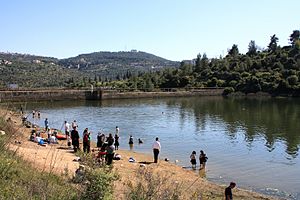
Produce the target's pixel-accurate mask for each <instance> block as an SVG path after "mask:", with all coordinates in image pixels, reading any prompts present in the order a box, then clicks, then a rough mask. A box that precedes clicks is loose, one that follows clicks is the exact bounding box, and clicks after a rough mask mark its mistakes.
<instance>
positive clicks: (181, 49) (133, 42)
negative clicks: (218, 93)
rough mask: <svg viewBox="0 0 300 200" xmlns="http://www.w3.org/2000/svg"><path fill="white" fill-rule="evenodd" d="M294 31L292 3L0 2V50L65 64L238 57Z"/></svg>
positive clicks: (297, 14) (298, 25) (297, 22)
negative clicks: (101, 57)
mask: <svg viewBox="0 0 300 200" xmlns="http://www.w3.org/2000/svg"><path fill="white" fill-rule="evenodd" d="M296 29H298V30H299V29H300V0H210V1H208V0H207V1H204V0H147V1H146V0H44V1H43V0H0V51H2V52H7V51H8V52H18V53H29V54H35V55H43V56H53V57H58V58H65V57H71V56H76V55H78V54H81V53H90V52H96V51H129V50H131V49H136V50H139V51H146V52H149V53H153V54H155V55H158V56H161V57H164V58H167V59H170V60H177V61H181V60H184V59H192V58H195V57H196V55H197V54H198V53H201V54H203V53H204V52H206V53H207V55H208V57H218V56H219V55H226V53H227V49H228V48H230V47H231V46H232V44H237V45H238V47H239V49H240V51H241V52H243V53H245V52H246V51H247V48H248V44H249V42H250V40H255V42H256V44H257V45H259V46H261V47H266V46H267V45H268V43H269V40H270V36H271V35H273V34H276V35H277V37H278V38H279V43H280V45H287V44H288V38H289V35H290V34H291V33H292V31H293V30H296Z"/></svg>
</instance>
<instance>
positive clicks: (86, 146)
mask: <svg viewBox="0 0 300 200" xmlns="http://www.w3.org/2000/svg"><path fill="white" fill-rule="evenodd" d="M71 128H72V130H71ZM64 129H65V134H66V136H67V140H68V145H69V146H71V145H73V149H74V152H75V153H76V152H77V151H78V150H80V145H79V144H80V142H79V140H80V135H79V132H78V125H77V122H76V120H74V121H73V122H72V124H71V125H70V124H69V123H68V122H67V121H65V122H64ZM70 130H71V131H70ZM119 131H120V129H119V127H118V126H117V127H116V133H115V136H114V137H113V135H112V133H109V135H108V136H107V137H106V136H105V134H104V133H101V132H99V133H98V135H97V148H98V150H99V153H98V158H99V159H102V158H103V157H104V158H105V161H106V163H107V164H108V165H110V164H112V160H113V158H114V155H115V150H118V149H119ZM82 144H83V152H85V153H90V151H91V132H90V131H89V129H88V128H85V129H84V131H83V133H82Z"/></svg>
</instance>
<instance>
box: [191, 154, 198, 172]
mask: <svg viewBox="0 0 300 200" xmlns="http://www.w3.org/2000/svg"><path fill="white" fill-rule="evenodd" d="M190 159H191V163H192V168H193V169H196V164H197V161H196V151H193V152H192V154H191V155H190Z"/></svg>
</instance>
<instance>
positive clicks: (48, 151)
mask: <svg viewBox="0 0 300 200" xmlns="http://www.w3.org/2000/svg"><path fill="white" fill-rule="evenodd" d="M0 113H1V116H4V115H5V118H9V117H10V118H11V119H12V121H11V123H13V124H14V127H15V129H16V130H17V132H16V134H15V136H14V138H13V140H12V143H11V144H10V146H9V148H10V149H11V150H14V151H16V152H17V154H18V155H20V156H22V157H23V158H24V159H25V160H27V161H29V162H31V163H32V166H33V167H35V168H37V169H39V170H44V171H52V172H54V173H56V174H58V175H61V174H65V173H68V174H69V175H73V174H74V172H75V170H76V169H77V168H78V166H79V163H78V162H74V161H73V160H74V159H75V158H76V156H75V155H74V154H73V151H72V149H69V148H68V147H67V145H66V142H65V141H60V143H59V144H57V145H48V146H46V147H43V146H39V145H37V143H34V142H31V141H29V140H28V138H29V135H30V132H31V128H25V127H24V126H22V124H21V118H20V116H19V115H18V114H16V113H13V112H8V111H5V110H0ZM15 141H20V142H21V144H17V143H15ZM116 153H118V154H120V155H121V156H122V159H121V160H119V161H114V164H113V167H114V170H115V171H116V172H117V173H118V174H119V175H120V180H118V181H116V183H115V194H114V195H115V199H125V196H124V193H125V191H126V188H127V187H126V185H127V184H128V182H130V181H133V182H134V181H135V180H137V179H138V176H137V172H138V171H139V169H140V168H141V166H140V165H141V164H140V163H139V162H147V163H150V164H146V165H144V166H143V167H144V168H147V169H149V170H151V171H153V173H155V174H158V175H159V176H167V177H168V179H169V180H168V181H169V182H170V183H180V185H181V188H182V190H183V196H184V199H190V197H191V196H193V194H194V193H195V191H198V192H200V193H201V194H202V197H199V196H198V197H197V198H193V199H224V189H225V187H226V186H225V185H224V186H221V185H217V184H215V183H211V182H208V181H207V180H205V179H204V178H201V173H199V174H197V173H195V172H193V171H191V170H185V169H183V168H182V167H180V166H177V165H175V164H173V163H169V162H165V161H163V160H160V161H159V163H158V164H154V163H151V162H152V161H153V158H152V156H150V155H145V154H141V153H137V152H134V151H125V150H117V151H116ZM130 157H134V159H135V160H136V162H135V163H131V162H128V159H129V158H130ZM233 195H234V199H249V200H250V199H251V200H253V199H265V200H266V199H276V198H273V197H269V196H265V195H262V194H258V193H255V192H252V191H246V190H243V189H240V188H238V183H237V188H235V189H233Z"/></svg>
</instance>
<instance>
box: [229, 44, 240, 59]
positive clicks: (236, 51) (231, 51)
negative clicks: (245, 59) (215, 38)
mask: <svg viewBox="0 0 300 200" xmlns="http://www.w3.org/2000/svg"><path fill="white" fill-rule="evenodd" d="M228 54H229V55H231V56H233V57H235V56H237V55H239V49H238V45H236V44H234V45H232V47H231V49H229V50H228Z"/></svg>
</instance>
